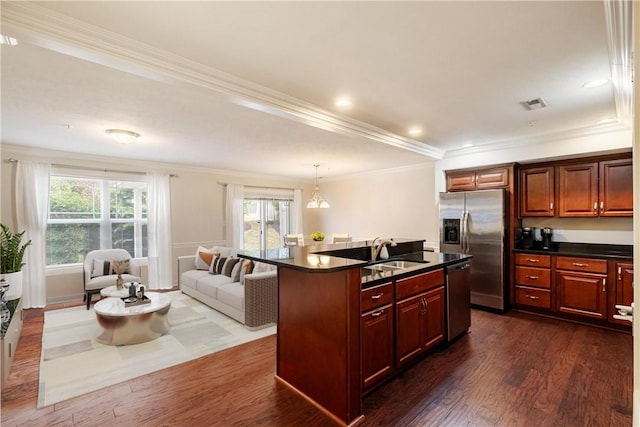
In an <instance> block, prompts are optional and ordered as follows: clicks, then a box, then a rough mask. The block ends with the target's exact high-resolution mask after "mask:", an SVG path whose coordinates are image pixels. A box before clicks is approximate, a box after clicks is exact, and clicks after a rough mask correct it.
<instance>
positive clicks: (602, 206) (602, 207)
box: [600, 202, 604, 213]
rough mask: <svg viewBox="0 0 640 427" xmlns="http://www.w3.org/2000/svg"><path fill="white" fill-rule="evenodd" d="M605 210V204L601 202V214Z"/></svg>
mask: <svg viewBox="0 0 640 427" xmlns="http://www.w3.org/2000/svg"><path fill="white" fill-rule="evenodd" d="M603 210H604V202H600V213H602V211H603Z"/></svg>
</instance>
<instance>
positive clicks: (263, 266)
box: [253, 261, 276, 273]
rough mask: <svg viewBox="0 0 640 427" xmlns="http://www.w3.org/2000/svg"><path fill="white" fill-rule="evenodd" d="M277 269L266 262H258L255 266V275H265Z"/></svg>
mask: <svg viewBox="0 0 640 427" xmlns="http://www.w3.org/2000/svg"><path fill="white" fill-rule="evenodd" d="M275 269H276V266H275V265H271V264H267V263H266V262H260V261H256V263H255V265H254V266H253V273H264V272H265V271H272V270H275Z"/></svg>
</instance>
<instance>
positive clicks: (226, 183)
mask: <svg viewBox="0 0 640 427" xmlns="http://www.w3.org/2000/svg"><path fill="white" fill-rule="evenodd" d="M229 184H235V183H233V182H222V181H218V185H222V186H223V187H225V186H227V185H229ZM238 185H242V186H243V187H251V188H272V189H274V190H300V191H304V189H303V188H291V187H272V186H269V185H245V184H238Z"/></svg>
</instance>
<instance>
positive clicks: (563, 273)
mask: <svg viewBox="0 0 640 427" xmlns="http://www.w3.org/2000/svg"><path fill="white" fill-rule="evenodd" d="M606 272H607V262H606V261H605V260H597V259H590V258H574V257H562V256H558V257H556V289H557V299H558V311H559V312H561V313H567V314H575V315H580V316H587V317H591V318H596V319H607V291H608V289H607V274H606Z"/></svg>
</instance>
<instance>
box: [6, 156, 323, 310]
mask: <svg viewBox="0 0 640 427" xmlns="http://www.w3.org/2000/svg"><path fill="white" fill-rule="evenodd" d="M0 149H1V157H2V168H1V169H0V173H1V181H0V197H1V199H0V201H1V204H2V206H1V209H0V222H2V223H3V224H7V225H9V226H10V227H12V228H14V229H15V227H16V219H15V207H14V200H15V198H14V187H15V169H16V164H15V163H7V162H6V160H7V159H9V158H15V159H18V160H34V161H47V162H51V163H58V164H64V165H74V166H80V167H82V166H85V167H92V168H101V169H102V168H107V169H115V170H125V171H145V172H151V171H155V172H164V173H173V174H177V175H178V177H177V178H172V179H171V215H172V237H173V255H172V261H171V262H172V265H173V269H174V272H173V278H174V283H175V282H176V281H177V271H176V270H177V267H176V265H177V262H176V259H177V257H178V256H181V255H191V254H193V253H195V251H196V249H197V247H198V245H203V246H212V245H214V244H220V245H224V244H225V243H226V240H225V239H226V236H225V227H224V216H223V209H224V206H223V200H224V198H223V193H224V187H223V186H222V185H220V184H218V182H229V183H236V184H243V185H254V186H261V187H269V186H271V187H285V188H303V190H304V193H303V194H304V195H310V194H311V190H312V189H313V184H312V183H311V182H302V183H301V182H299V181H297V180H291V179H287V178H278V177H273V176H261V175H258V174H252V175H250V174H242V173H240V172H229V171H219V170H210V169H204V168H190V167H185V166H181V165H171V164H161V163H153V162H139V161H123V160H122V159H110V158H105V157H95V156H81V155H76V154H73V153H62V152H57V151H47V150H41V149H38V150H31V149H27V148H24V147H18V146H13V145H7V144H3V145H2V146H1V147H0ZM307 217H309V218H311V219H309V218H307ZM314 220H315V219H314V218H313V217H312V215H310V214H309V212H308V211H307V210H305V211H304V212H303V222H304V223H305V224H306V223H307V222H310V223H313V221H314ZM46 277H47V279H46V280H47V284H46V285H47V302H48V303H53V302H62V301H69V300H74V299H81V298H82V294H83V282H82V266H80V265H76V266H70V267H69V266H65V267H50V268H47V272H46Z"/></svg>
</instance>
